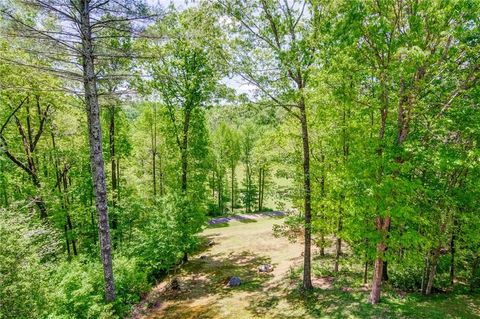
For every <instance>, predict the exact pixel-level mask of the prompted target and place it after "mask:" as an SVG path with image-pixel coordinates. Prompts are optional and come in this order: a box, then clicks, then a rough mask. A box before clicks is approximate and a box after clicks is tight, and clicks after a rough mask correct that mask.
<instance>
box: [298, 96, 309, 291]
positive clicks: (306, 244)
mask: <svg viewBox="0 0 480 319" xmlns="http://www.w3.org/2000/svg"><path fill="white" fill-rule="evenodd" d="M298 106H299V109H300V123H301V129H302V145H303V191H304V194H303V196H304V213H305V215H304V218H305V220H304V222H305V224H304V233H305V237H304V252H303V289H305V290H310V289H312V288H313V285H312V274H311V268H312V265H311V242H312V235H311V231H312V229H311V225H312V204H311V196H312V194H311V188H310V145H309V139H308V123H307V112H306V108H305V100H304V97H303V96H301V98H300V103H299V105H298Z"/></svg>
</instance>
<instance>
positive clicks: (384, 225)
mask: <svg viewBox="0 0 480 319" xmlns="http://www.w3.org/2000/svg"><path fill="white" fill-rule="evenodd" d="M376 224H377V231H379V232H380V233H381V235H382V238H381V239H380V242H379V243H378V244H377V257H376V259H375V265H374V271H373V280H372V291H371V292H370V297H369V301H370V303H372V304H377V303H378V302H379V301H380V293H381V289H382V274H383V256H384V254H385V249H386V248H387V245H386V237H387V236H386V235H387V230H388V227H389V226H390V217H389V216H387V217H383V218H382V217H377V220H376Z"/></svg>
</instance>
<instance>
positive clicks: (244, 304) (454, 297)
mask: <svg viewBox="0 0 480 319" xmlns="http://www.w3.org/2000/svg"><path fill="white" fill-rule="evenodd" d="M281 222H282V220H281V219H278V218H258V219H255V222H247V223H245V222H244V221H243V222H242V221H241V220H238V221H231V222H229V223H224V224H225V225H221V226H219V227H218V225H212V226H214V228H212V227H210V228H208V229H206V230H205V231H204V232H203V236H204V237H205V238H206V239H207V240H209V241H213V242H214V243H215V244H214V245H213V246H211V247H208V248H207V250H205V251H202V252H200V253H199V254H198V255H195V256H192V257H191V261H190V262H189V263H187V264H186V265H184V266H183V267H182V268H181V269H179V270H178V271H177V273H176V276H177V278H179V279H180V285H181V290H180V291H170V290H168V289H167V288H166V287H167V283H168V280H167V281H165V282H164V283H161V284H160V285H159V286H158V287H157V288H156V289H155V290H154V291H153V292H152V293H151V294H150V296H148V297H147V298H146V300H149V302H148V303H146V306H145V308H146V309H144V310H143V312H144V315H140V312H137V316H135V318H143V319H154V318H178V319H180V318H232V319H235V318H238V319H240V318H242V319H244V318H439V319H440V318H467V319H469V318H480V296H479V295H467V294H463V293H462V292H461V291H458V292H454V293H451V294H436V295H432V296H430V297H424V296H421V295H419V294H416V293H412V294H405V293H401V292H398V291H396V290H395V289H391V288H388V287H386V289H385V293H384V294H383V297H382V302H381V304H379V305H376V306H372V305H370V304H368V303H366V299H367V296H368V287H363V286H362V285H360V284H358V280H357V278H358V277H359V276H360V277H361V273H358V272H355V271H356V270H355V269H356V268H355V267H349V266H348V264H344V265H343V267H342V270H341V271H342V272H341V274H340V276H339V279H338V280H337V279H336V278H335V277H334V276H332V275H331V274H329V275H320V274H324V271H323V268H328V267H330V266H331V264H332V263H333V259H332V257H331V256H332V251H331V250H327V257H326V258H321V259H320V258H318V257H317V258H316V259H315V261H314V264H315V271H314V273H315V274H317V276H316V277H315V278H313V282H314V285H315V287H316V288H315V289H314V290H313V291H312V292H310V293H308V294H303V293H301V291H300V290H299V289H298V285H299V283H300V281H301V264H302V259H303V257H302V251H303V246H302V244H301V243H290V242H288V241H287V240H286V239H285V238H275V237H273V233H272V227H273V225H274V224H278V223H281ZM222 224H223V223H222ZM329 256H330V257H329ZM264 263H269V264H272V265H274V267H275V268H274V271H273V272H271V273H259V272H258V271H257V268H258V266H260V265H261V264H264ZM318 265H321V266H322V267H319V266H318ZM230 276H238V277H240V278H241V280H242V285H241V286H239V287H234V288H228V287H226V283H227V282H228V278H229V277H230ZM340 279H341V280H340ZM346 285H349V286H346Z"/></svg>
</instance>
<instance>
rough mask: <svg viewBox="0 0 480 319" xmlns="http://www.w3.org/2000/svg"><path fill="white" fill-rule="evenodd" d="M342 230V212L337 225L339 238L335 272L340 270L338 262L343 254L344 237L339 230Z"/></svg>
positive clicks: (336, 249)
mask: <svg viewBox="0 0 480 319" xmlns="http://www.w3.org/2000/svg"><path fill="white" fill-rule="evenodd" d="M341 231H342V215H341V212H340V216H339V220H338V226H337V236H336V237H337V239H336V245H335V246H336V247H335V266H334V272H338V264H339V263H340V255H341V254H342V238H340V236H339V232H341Z"/></svg>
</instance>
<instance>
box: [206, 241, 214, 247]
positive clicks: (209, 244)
mask: <svg viewBox="0 0 480 319" xmlns="http://www.w3.org/2000/svg"><path fill="white" fill-rule="evenodd" d="M207 245H208V247H212V246H213V245H215V242H214V241H213V240H209V241H208V244H207Z"/></svg>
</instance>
